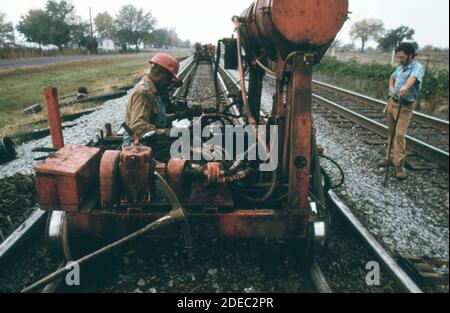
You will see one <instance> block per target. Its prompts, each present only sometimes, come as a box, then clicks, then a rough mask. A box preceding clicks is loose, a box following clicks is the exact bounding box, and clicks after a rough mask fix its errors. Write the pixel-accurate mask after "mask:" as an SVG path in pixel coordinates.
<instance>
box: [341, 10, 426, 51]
mask: <svg viewBox="0 0 450 313" xmlns="http://www.w3.org/2000/svg"><path fill="white" fill-rule="evenodd" d="M415 33H416V31H415V30H414V29H412V28H410V27H407V26H403V25H401V26H400V27H398V28H395V29H390V30H386V29H385V27H384V23H383V21H381V20H379V19H372V18H368V19H363V20H361V21H358V22H355V23H353V25H352V27H351V29H350V36H351V37H352V39H353V40H357V39H359V40H360V41H361V52H364V51H365V49H366V44H367V42H368V41H369V40H375V41H376V42H377V43H378V48H380V49H381V50H383V51H392V50H393V49H394V48H395V47H397V46H398V44H399V43H401V42H403V41H405V40H409V41H412V40H413V37H414V35H415ZM413 44H414V45H415V47H416V48H417V49H418V48H419V45H418V44H417V42H413Z"/></svg>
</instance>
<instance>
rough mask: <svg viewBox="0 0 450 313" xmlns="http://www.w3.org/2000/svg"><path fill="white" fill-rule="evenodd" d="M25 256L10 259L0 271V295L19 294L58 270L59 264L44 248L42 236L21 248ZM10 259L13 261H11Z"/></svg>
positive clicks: (39, 235)
mask: <svg viewBox="0 0 450 313" xmlns="http://www.w3.org/2000/svg"><path fill="white" fill-rule="evenodd" d="M21 253H22V254H23V255H24V256H25V257H22V256H15V257H11V260H10V261H8V262H5V264H2V267H1V269H0V293H12V292H20V291H21V290H22V289H23V288H25V287H27V286H29V285H31V284H33V283H35V282H36V281H38V280H39V279H41V278H42V277H44V276H46V275H48V274H50V273H51V272H52V271H54V270H56V269H57V268H58V264H59V263H60V262H61V260H59V259H58V258H56V257H54V256H52V255H51V254H50V253H49V252H48V251H47V249H46V248H45V238H44V234H43V233H41V234H38V235H37V236H36V237H34V241H31V242H29V244H27V245H26V246H24V247H23V248H22V251H21ZM12 259H13V260H14V261H12Z"/></svg>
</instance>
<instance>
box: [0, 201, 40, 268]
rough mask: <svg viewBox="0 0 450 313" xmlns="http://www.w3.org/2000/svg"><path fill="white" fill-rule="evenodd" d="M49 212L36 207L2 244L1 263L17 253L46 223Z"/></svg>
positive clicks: (0, 250)
mask: <svg viewBox="0 0 450 313" xmlns="http://www.w3.org/2000/svg"><path fill="white" fill-rule="evenodd" d="M46 217H47V212H45V211H42V210H40V209H36V210H35V211H34V212H33V213H32V214H31V215H30V216H29V217H28V219H26V220H25V222H23V223H22V224H21V225H20V226H19V227H18V228H17V229H16V230H15V231H14V232H13V233H12V234H11V235H10V236H9V237H8V238H6V240H5V241H4V242H3V243H2V244H1V245H0V264H1V263H3V262H4V261H5V260H6V259H7V258H8V257H10V256H11V255H13V254H14V253H16V252H17V251H18V250H19V249H20V247H22V245H23V244H24V241H25V240H26V239H27V238H29V237H30V236H31V235H32V234H33V233H34V232H35V231H37V230H38V228H40V226H44V225H45V220H46Z"/></svg>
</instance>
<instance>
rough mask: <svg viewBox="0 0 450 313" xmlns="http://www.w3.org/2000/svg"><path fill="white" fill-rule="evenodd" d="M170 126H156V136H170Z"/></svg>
mask: <svg viewBox="0 0 450 313" xmlns="http://www.w3.org/2000/svg"><path fill="white" fill-rule="evenodd" d="M171 129H172V128H158V129H157V130H156V136H159V137H170V130H171Z"/></svg>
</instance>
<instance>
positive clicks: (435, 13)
mask: <svg viewBox="0 0 450 313" xmlns="http://www.w3.org/2000/svg"><path fill="white" fill-rule="evenodd" d="M251 2H252V0H191V1H188V0H72V3H74V4H75V6H76V10H77V12H78V14H80V15H81V16H82V17H83V18H85V19H88V18H89V6H90V7H92V13H93V16H95V15H96V14H97V13H99V12H104V11H108V12H109V13H111V14H112V15H115V14H116V13H117V12H118V11H119V9H120V7H121V6H123V5H125V4H130V3H131V4H133V5H135V6H137V7H142V8H144V9H146V10H151V11H152V13H153V15H154V16H155V17H156V18H157V20H158V26H159V27H174V28H176V30H177V32H178V34H179V35H180V37H181V38H182V39H190V40H191V41H201V42H216V41H217V39H219V38H222V37H225V36H229V35H231V33H232V32H233V25H232V23H231V17H232V16H233V15H237V14H240V13H241V12H242V11H244V9H245V8H247V7H248V6H249V5H250V3H251ZM45 3H46V0H13V1H11V0H0V11H2V12H4V13H6V14H7V18H8V19H9V20H12V21H13V22H14V23H17V21H18V20H19V19H20V16H21V15H23V14H26V13H27V12H28V10H29V9H37V8H43V7H44V5H45ZM350 11H351V12H352V14H351V15H350V21H349V22H347V24H346V26H345V27H344V28H343V30H342V31H341V32H340V33H339V35H338V38H339V39H340V40H341V41H343V42H351V40H350V37H349V36H348V31H349V28H350V26H351V23H352V22H355V21H358V20H360V19H363V18H368V17H370V18H379V19H382V20H383V21H384V23H385V26H386V28H387V29H392V28H396V27H399V26H400V25H405V26H409V27H412V28H413V29H415V30H416V36H415V40H416V41H418V42H419V44H420V45H421V46H424V45H427V44H431V45H434V46H440V47H448V45H449V43H448V42H449V1H448V0H408V1H404V0H350ZM358 44H359V43H358Z"/></svg>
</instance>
